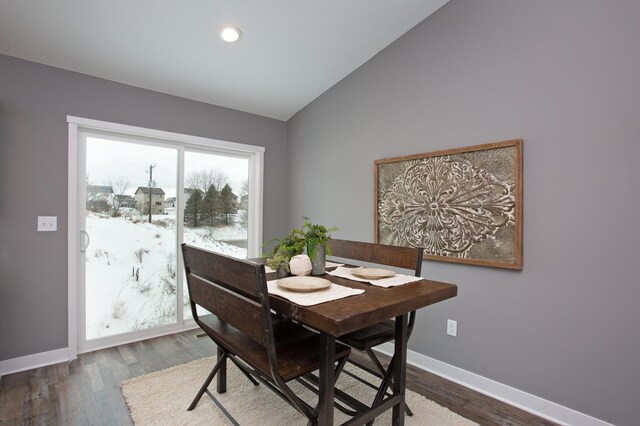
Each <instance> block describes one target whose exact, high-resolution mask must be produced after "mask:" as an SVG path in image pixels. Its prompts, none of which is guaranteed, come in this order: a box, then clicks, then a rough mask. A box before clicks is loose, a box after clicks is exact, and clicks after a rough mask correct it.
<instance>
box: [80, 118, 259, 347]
mask: <svg viewBox="0 0 640 426" xmlns="http://www.w3.org/2000/svg"><path fill="white" fill-rule="evenodd" d="M198 142H200V141H198ZM77 143H78V149H77V155H78V170H77V175H78V178H77V191H76V194H77V202H76V205H77V229H75V230H70V235H71V233H72V232H77V236H78V244H77V253H78V262H77V271H76V272H77V276H76V278H77V324H78V328H77V335H78V352H84V351H87V350H93V349H97V348H100V347H107V346H113V345H117V344H121V343H124V342H129V341H134V340H139V339H143V338H147V337H151V336H155V335H160V334H166V333H170V332H174V331H177V330H180V329H184V328H185V327H189V325H190V324H193V322H192V320H191V316H192V315H191V309H190V307H189V303H188V294H187V289H186V282H185V279H184V271H183V267H182V263H181V254H180V244H181V243H182V242H185V243H188V244H192V245H196V246H199V247H204V248H207V249H209V250H213V251H216V252H220V253H224V254H227V255H230V256H234V257H239V258H246V257H248V256H257V255H258V254H259V249H258V250H256V248H259V247H260V241H259V239H260V233H259V231H260V230H259V226H256V225H257V224H258V225H259V224H260V223H261V221H260V220H259V219H258V218H256V217H255V215H256V214H261V208H258V207H261V206H258V203H260V204H261V197H256V195H257V194H256V193H259V192H260V190H261V182H260V180H261V162H262V156H261V155H259V156H258V157H257V158H256V156H255V155H254V154H252V153H251V152H246V151H242V150H232V149H229V148H228V146H224V145H223V146H221V147H220V146H215V144H202V143H200V144H189V143H184V142H182V141H175V140H161V139H157V138H143V137H139V136H138V135H127V134H122V133H112V132H105V131H95V130H91V129H84V130H83V129H79V131H78V139H77ZM227 144H229V143H227ZM208 145H213V146H208ZM260 154H261V153H260ZM70 241H72V240H71V239H70ZM70 251H71V248H70ZM71 316H72V315H70V317H71ZM70 346H71V345H70Z"/></svg>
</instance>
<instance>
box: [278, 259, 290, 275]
mask: <svg viewBox="0 0 640 426" xmlns="http://www.w3.org/2000/svg"><path fill="white" fill-rule="evenodd" d="M288 276H289V273H288V272H287V270H286V269H285V267H284V263H281V264H280V266H278V269H277V270H276V278H286V277H288Z"/></svg>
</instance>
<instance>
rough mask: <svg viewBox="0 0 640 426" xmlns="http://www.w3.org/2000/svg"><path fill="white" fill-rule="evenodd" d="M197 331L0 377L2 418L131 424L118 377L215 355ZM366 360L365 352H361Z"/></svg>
mask: <svg viewBox="0 0 640 426" xmlns="http://www.w3.org/2000/svg"><path fill="white" fill-rule="evenodd" d="M196 333H197V331H195V330H194V331H190V332H184V333H178V334H174V335H170V336H165V337H159V338H156V339H150V340H146V341H143V342H136V343H131V344H128V345H123V346H118V347H115V348H110V349H104V350H100V351H96V352H91V353H87V354H82V355H80V356H79V357H78V359H77V360H75V361H73V362H71V363H62V364H56V365H52V366H49V367H42V368H37V369H34V370H30V371H25V372H21V373H16V374H10V375H7V376H3V377H2V379H0V424H2V425H61V424H69V425H109V426H111V425H130V424H132V422H131V418H130V417H129V410H128V408H127V406H126V404H125V402H124V399H123V397H122V393H121V392H120V383H121V382H122V381H123V380H125V379H128V378H130V377H135V376H140V375H143V374H147V373H151V372H153V371H157V370H161V369H164V368H168V367H172V366H175V365H179V364H184V363H187V362H189V361H192V360H195V359H199V358H202V357H205V356H211V355H213V354H215V350H214V349H215V346H214V345H213V343H212V342H211V341H210V340H209V339H197V338H195V335H196ZM363 359H364V358H363ZM407 386H408V388H409V389H412V390H414V391H416V392H418V393H420V394H422V395H424V396H426V397H427V398H429V399H431V400H433V401H435V402H437V403H439V404H440V405H444V406H446V407H448V408H449V409H451V410H452V411H455V412H456V413H458V414H460V415H462V416H464V417H467V418H469V419H471V420H474V421H476V422H478V423H480V424H482V425H553V424H554V423H551V422H548V421H546V420H544V419H540V418H538V417H536V416H534V415H532V414H530V413H527V412H525V411H522V410H519V409H517V408H515V407H511V406H509V405H507V404H505V403H503V402H500V401H497V400H495V399H492V398H489V397H487V396H484V395H482V394H479V393H477V392H475V391H472V390H470V389H467V388H465V387H463V386H460V385H457V384H455V383H452V382H450V381H447V380H445V379H442V378H441V377H439V376H436V375H433V374H430V373H427V372H425V371H422V370H420V369H417V368H415V367H411V366H410V367H409V368H408V370H407Z"/></svg>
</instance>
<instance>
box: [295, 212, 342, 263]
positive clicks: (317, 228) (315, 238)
mask: <svg viewBox="0 0 640 426" xmlns="http://www.w3.org/2000/svg"><path fill="white" fill-rule="evenodd" d="M302 219H303V220H304V223H303V225H302V228H301V229H294V230H293V232H295V233H297V234H298V235H300V236H301V237H302V238H303V239H304V241H305V243H306V246H307V254H308V255H309V257H310V258H311V259H313V258H314V257H315V254H316V247H318V245H323V246H324V247H325V248H326V253H327V254H328V255H330V254H331V247H330V246H329V239H330V238H331V233H332V232H335V231H337V230H338V228H335V227H333V228H327V227H326V226H324V225H317V224H314V223H313V222H311V219H309V218H308V217H305V216H303V217H302Z"/></svg>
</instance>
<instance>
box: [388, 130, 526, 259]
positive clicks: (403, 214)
mask: <svg viewBox="0 0 640 426" xmlns="http://www.w3.org/2000/svg"><path fill="white" fill-rule="evenodd" d="M375 183H376V205H375V209H376V211H375V221H376V230H375V231H376V241H377V242H379V243H382V244H389V245H398V246H411V247H424V248H425V258H428V259H435V260H443V261H448V262H459V263H470V264H476V265H483V266H495V267H502V268H510V269H521V268H522V140H511V141H505V142H497V143H492V144H484V145H477V146H473V147H466V148H458V149H451V150H446V151H439V152H433V153H428V154H418V155H411V156H406V157H397V158H388V159H384V160H376V161H375Z"/></svg>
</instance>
